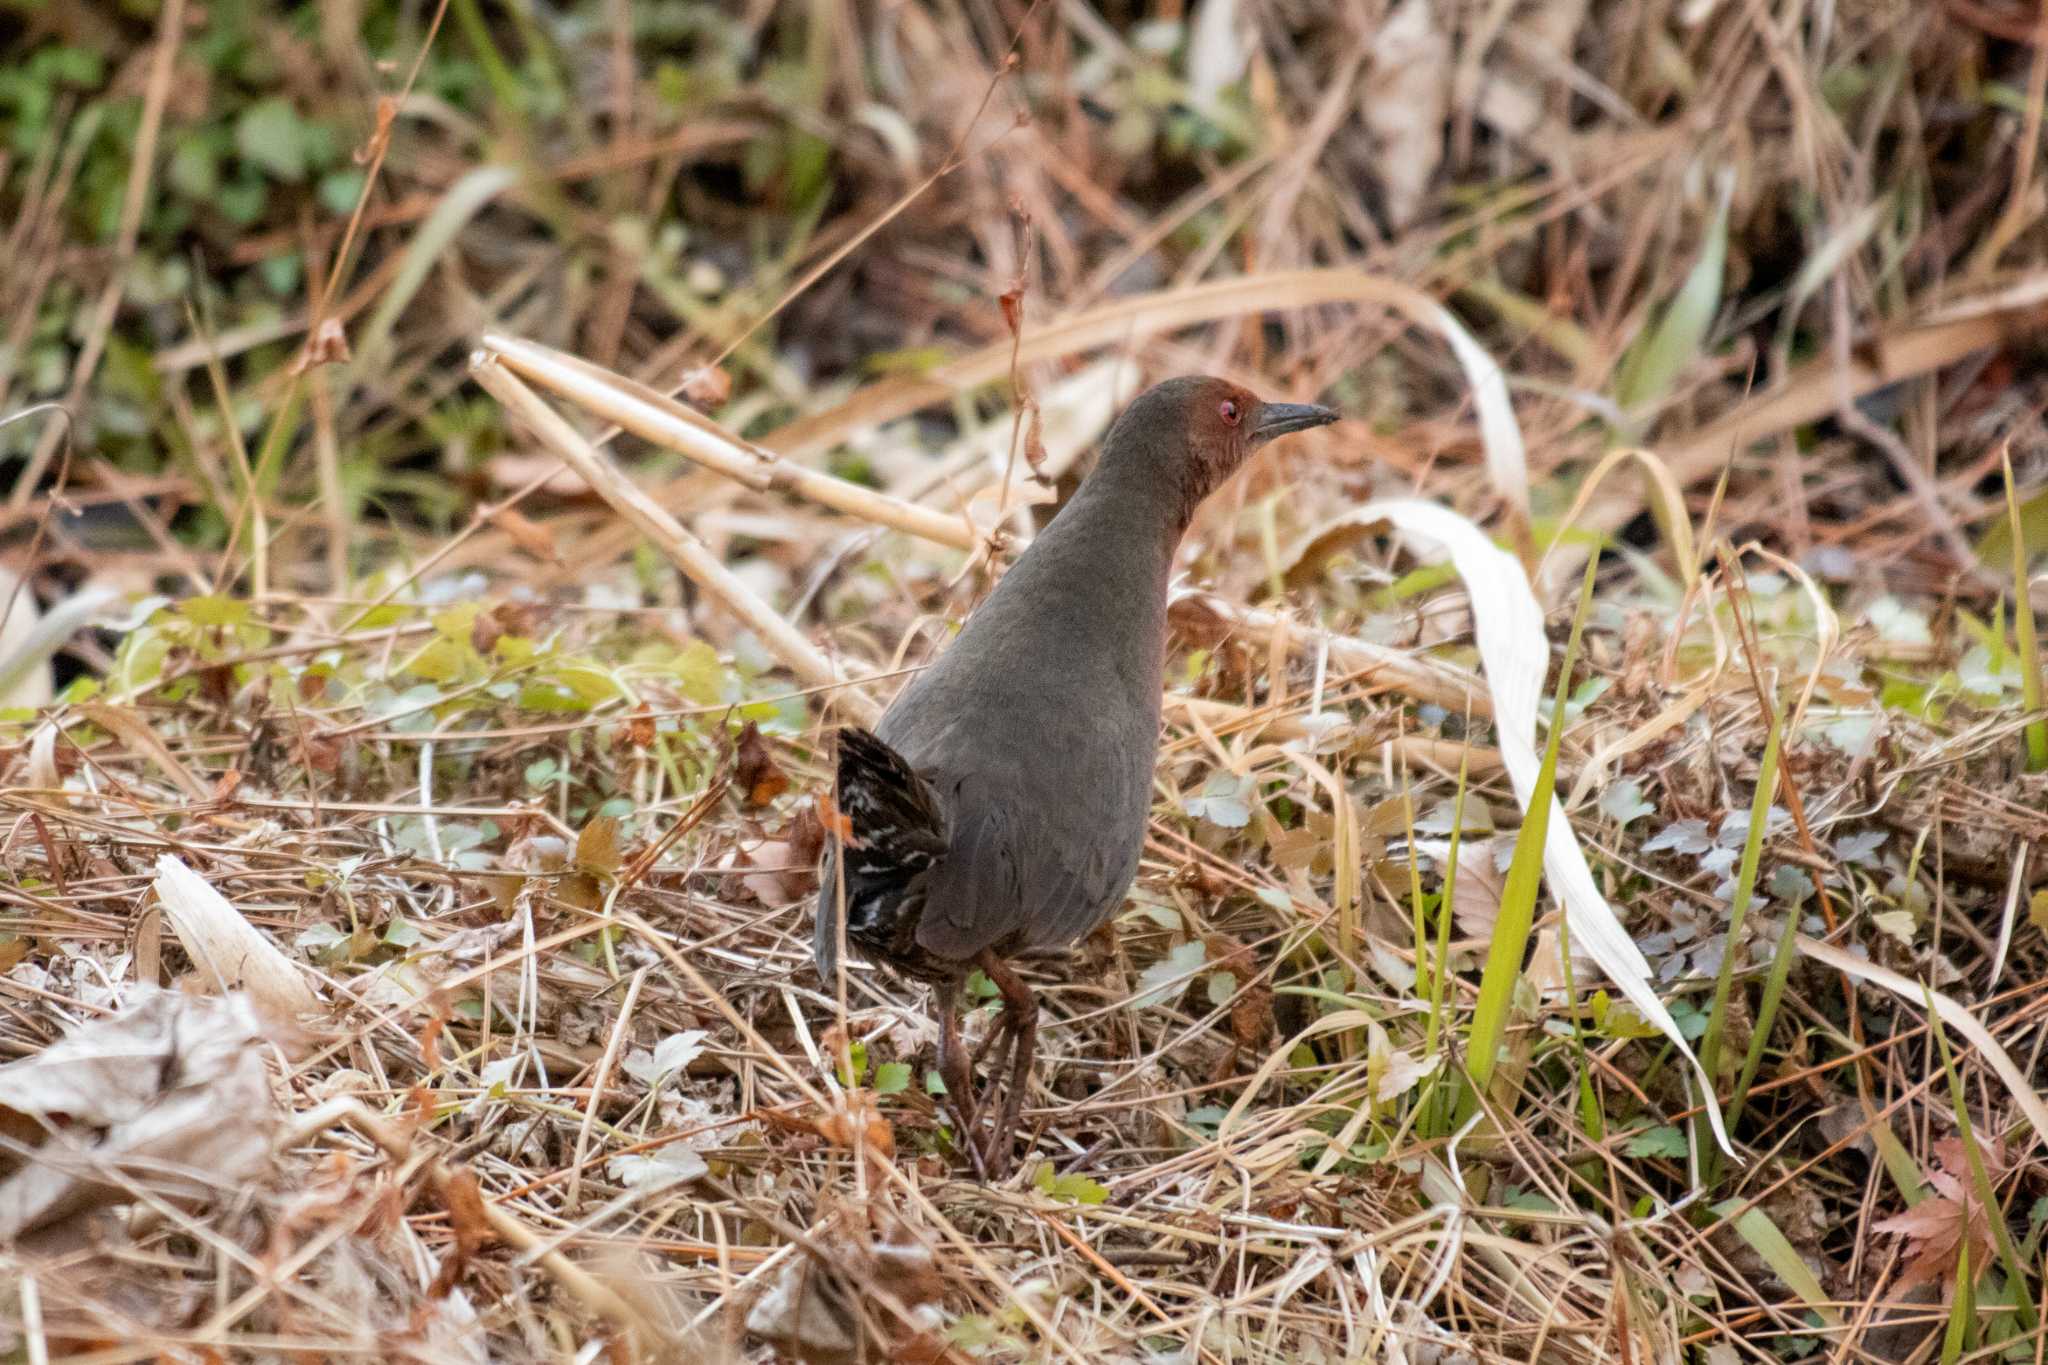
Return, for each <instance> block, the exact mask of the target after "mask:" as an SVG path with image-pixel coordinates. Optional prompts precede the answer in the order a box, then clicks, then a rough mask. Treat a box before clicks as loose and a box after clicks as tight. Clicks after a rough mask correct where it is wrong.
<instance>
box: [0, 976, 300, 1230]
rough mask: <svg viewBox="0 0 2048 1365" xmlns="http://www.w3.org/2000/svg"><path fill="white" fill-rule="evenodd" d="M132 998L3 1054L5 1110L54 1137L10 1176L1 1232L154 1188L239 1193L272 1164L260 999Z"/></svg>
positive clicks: (17, 1122) (181, 1197)
mask: <svg viewBox="0 0 2048 1365" xmlns="http://www.w3.org/2000/svg"><path fill="white" fill-rule="evenodd" d="M131 998H132V999H134V1000H136V1001H137V1003H136V1004H135V1005H134V1006H133V1007H132V1008H130V1009H128V1010H127V1011H125V1012H124V1013H122V1014H119V1015H115V1016H113V1017H110V1018H100V1019H95V1020H93V1021H91V1022H89V1023H86V1024H82V1025H80V1026H79V1027H78V1028H76V1029H74V1030H72V1031H71V1032H70V1033H68V1034H66V1035H65V1036H64V1037H63V1038H60V1039H59V1040H58V1041H57V1042H55V1043H52V1044H51V1045H50V1046H49V1047H47V1048H45V1049H43V1051H42V1052H40V1053H38V1054H36V1055H35V1056H33V1057H28V1058H24V1059H22V1060H21V1061H17V1062H10V1063H8V1064H7V1065H5V1066H0V1094H4V1095H5V1096H6V1100H5V1102H4V1105H0V1113H4V1114H6V1115H8V1116H9V1117H10V1118H11V1119H13V1120H14V1131H16V1132H17V1133H19V1132H22V1131H23V1127H22V1123H23V1120H24V1119H25V1120H26V1122H27V1123H28V1125H29V1128H28V1129H27V1131H30V1132H36V1133H39V1134H40V1136H41V1137H42V1143H41V1145H40V1146H39V1147H38V1148H37V1149H36V1152H35V1156H34V1159H33V1160H30V1161H27V1162H25V1163H21V1162H15V1161H12V1160H11V1159H10V1164H11V1165H12V1166H13V1167H14V1168H13V1169H11V1171H10V1173H9V1174H8V1176H7V1178H6V1179H5V1180H4V1181H0V1241H4V1242H10V1243H11V1242H13V1241H14V1240H15V1239H17V1238H19V1237H21V1236H23V1235H24V1234H27V1233H32V1232H44V1233H50V1232H54V1231H55V1230H56V1228H57V1227H58V1226H59V1225H60V1224H63V1223H64V1222H66V1221H67V1220H69V1219H73V1218H75V1217H77V1216H78V1215H80V1214H83V1213H86V1212H88V1211H90V1210H92V1209H95V1208H102V1207H106V1206H108V1205H112V1204H120V1203H128V1202H131V1201H132V1200H133V1199H134V1198H135V1197H136V1196H137V1192H138V1191H140V1190H143V1189H147V1190H148V1191H149V1192H150V1194H151V1196H152V1197H153V1198H156V1199H170V1200H175V1201H178V1202H203V1201H206V1200H209V1199H211V1198H214V1197H216V1196H218V1195H220V1194H222V1193H223V1192H226V1193H227V1194H229V1195H230V1197H232V1195H233V1193H234V1192H235V1191H236V1190H237V1189H238V1188H239V1187H241V1186H242V1185H244V1184H246V1183H248V1182H251V1181H254V1180H256V1179H258V1178H259V1177H260V1176H261V1175H262V1173H263V1171H264V1168H265V1167H266V1166H267V1165H268V1163H269V1160H270V1144H271V1135H272V1131H273V1129H274V1127H275V1124H276V1121H277V1117H278V1112H277V1108H276V1105H275V1102H274V1101H273V1099H272V1097H271V1091H270V1081H269V1077H268V1076H267V1075H266V1073H265V1068H264V1062H263V1047H264V1043H265V1038H266V1035H267V1032H268V1030H267V1028H266V1026H265V1024H264V1022H263V1020H262V1016H261V1014H260V1013H259V1011H258V1010H257V1008H256V1007H255V1004H254V1002H253V1001H251V999H250V998H249V997H248V996H246V995H243V994H239V993H238V994H233V995H227V996H222V997H218V998H214V997H207V996H194V995H185V994H181V993H178V992H175V991H159V990H153V989H148V988H140V989H138V990H137V992H136V993H135V994H134V995H133V996H132V997H131Z"/></svg>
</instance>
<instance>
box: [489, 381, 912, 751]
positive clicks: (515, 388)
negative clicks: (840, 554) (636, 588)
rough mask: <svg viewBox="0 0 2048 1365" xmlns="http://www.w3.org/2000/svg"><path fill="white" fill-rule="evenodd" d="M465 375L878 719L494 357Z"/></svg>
mask: <svg viewBox="0 0 2048 1365" xmlns="http://www.w3.org/2000/svg"><path fill="white" fill-rule="evenodd" d="M470 373H472V374H473V375H475V376H476V381H477V383H479V384H481V385H483V387H484V389H485V390H486V391H488V392H489V393H490V395H491V396H492V397H493V398H496V399H497V400H498V401H499V402H500V403H502V404H504V405H505V407H506V409H507V410H508V411H510V412H511V413H512V414H513V415H514V416H516V417H518V418H519V419H520V421H521V422H523V423H524V424H525V425H526V427H527V428H528V429H529V430H530V431H532V432H533V434H534V435H535V436H537V437H539V438H540V440H541V443H542V444H543V445H545V446H547V448H548V449H549V450H550V451H552V452H553V453H554V454H556V455H559V456H561V458H562V460H563V462H564V463H566V464H567V465H568V466H569V467H570V468H571V469H574V470H575V471H576V472H577V473H578V474H579V475H581V476H582V477H583V480H584V482H586V483H588V484H589V485H590V486H591V488H593V489H595V490H596V492H597V494H598V496H599V497H601V498H603V499H604V500H605V501H606V502H608V503H610V504H611V506H612V509H613V510H614V511H616V512H617V513H618V514H619V515H620V516H622V517H624V518H625V519H626V520H627V521H629V522H631V523H632V524H633V525H634V527H636V528H637V529H638V530H639V531H640V533H641V534H643V535H645V536H646V537H647V538H648V539H649V540H651V541H653V542H654V543H655V545H657V546H658V547H660V549H661V552H662V553H663V554H665V555H667V556H668V557H669V560H670V562H672V563H673V564H674V565H675V566H676V567H677V568H679V569H681V570H682V571H683V572H684V573H685V574H687V575H689V577H690V581H691V582H693V583H695V584H696V585H697V586H698V587H700V588H702V589H704V591H706V592H708V593H710V594H711V595H712V596H713V597H716V598H717V599H718V600H719V602H720V603H721V604H723V605H724V606H725V608H726V609H727V610H728V611H730V612H732V614H733V615H734V616H737V617H738V618H739V619H740V620H741V621H742V622H744V623H745V624H746V625H747V626H748V627H750V628H751V629H752V630H753V631H754V633H755V634H757V635H759V636H760V637H761V642H762V643H763V644H764V645H766V646H767V647H768V649H769V650H770V651H772V652H773V653H774V655H775V656H776V657H777V658H778V659H780V660H782V662H783V664H784V665H785V666H786V667H787V668H788V669H789V671H790V672H792V673H794V674H796V676H797V677H799V678H801V679H802V680H803V681H804V682H806V683H808V684H809V685H811V686H813V687H823V688H829V689H831V691H830V692H829V693H828V694H827V695H829V696H830V698H831V701H832V704H834V705H836V706H838V707H839V708H840V709H841V710H842V711H844V712H845V714H846V716H847V718H848V719H850V720H852V721H854V722H856V723H858V724H871V723H872V722H873V721H874V719H875V717H876V716H877V715H878V714H879V713H878V712H877V711H876V710H875V706H874V703H873V702H871V701H870V700H868V698H867V696H866V694H865V693H863V692H862V691H861V690H860V688H859V687H858V685H857V684H854V683H852V682H851V681H850V680H849V679H848V678H847V677H846V676H845V675H844V674H842V673H841V672H840V670H839V667H838V665H836V664H834V663H833V662H832V660H831V659H829V658H827V657H826V656H825V654H824V652H823V651H821V650H820V649H819V648H818V647H817V646H816V645H814V644H812V643H811V641H810V639H809V638H808V637H806V636H805V635H804V633H803V632H802V631H800V630H798V629H797V628H796V627H795V626H792V625H791V624H790V623H789V622H788V621H786V620H784V619H783V617H782V615H781V614H780V613H779V612H777V611H776V610H775V609H774V608H773V607H771V606H769V605H768V604H767V603H766V602H763V601H762V600H761V599H760V598H759V597H757V596H755V595H754V593H753V591H752V590H751V589H750V588H748V587H747V585H746V584H745V583H743V582H741V581H740V579H739V576H738V575H737V574H735V573H733V571H732V570H730V569H728V568H726V567H725V564H724V562H723V561H722V560H720V559H719V557H718V556H717V555H715V554H713V553H711V550H710V548H709V547H708V546H706V545H705V544H704V542H703V541H701V540H699V539H698V538H697V536H696V534H695V533H694V532H692V531H691V530H690V529H689V528H688V527H686V526H684V525H683V524H682V523H681V522H679V521H677V520H676V519H675V518H674V517H673V516H671V515H669V513H668V510H667V509H666V508H664V507H662V506H661V505H660V504H659V503H657V502H655V501H654V499H652V498H650V497H648V496H647V494H646V493H645V492H643V491H642V490H641V488H640V486H639V485H638V484H636V483H634V482H633V481H632V480H631V479H629V478H627V477H626V476H625V475H623V474H621V473H619V471H618V470H617V469H615V468H614V467H613V466H612V463H611V461H609V460H607V459H605V458H604V456H602V455H601V454H599V453H598V451H597V449H596V447H594V446H592V445H591V444H590V442H589V441H587V440H585V439H584V437H583V435H582V433H580V432H578V431H577V430H576V429H575V428H574V427H572V426H570V425H569V423H568V421H567V420H566V419H565V418H564V417H563V416H562V415H561V414H560V413H558V412H556V411H555V410H554V409H553V408H551V407H549V406H548V405H547V403H546V402H545V401H543V400H542V398H541V397H540V395H539V394H537V393H535V392H534V391H533V390H532V389H530V388H528V387H527V386H526V385H525V384H524V383H522V382H521V381H520V379H519V377H518V376H517V375H515V374H513V373H512V372H511V370H510V369H508V368H507V367H506V366H504V365H503V364H501V363H499V358H498V356H497V355H496V354H494V353H492V352H489V351H479V352H477V353H476V354H475V355H474V356H472V357H471V359H470Z"/></svg>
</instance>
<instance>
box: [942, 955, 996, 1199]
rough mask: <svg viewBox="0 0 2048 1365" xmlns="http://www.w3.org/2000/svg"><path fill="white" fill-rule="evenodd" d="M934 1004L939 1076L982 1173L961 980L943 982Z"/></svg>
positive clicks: (959, 1130)
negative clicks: (963, 1030) (975, 1137)
mask: <svg viewBox="0 0 2048 1365" xmlns="http://www.w3.org/2000/svg"><path fill="white" fill-rule="evenodd" d="M934 1004H935V1005H936V1006H937V1012H938V1016H939V1079H940V1080H942V1081H944V1082H945V1083H946V1105H947V1107H948V1108H950V1109H951V1110H952V1111H953V1121H954V1123H956V1124H958V1125H959V1127H958V1128H957V1129H956V1130H955V1131H956V1133H957V1134H958V1137H959V1141H960V1142H961V1143H962V1144H963V1145H965V1146H966V1148H967V1150H968V1152H969V1153H971V1154H972V1157H973V1160H974V1165H975V1170H976V1173H977V1174H982V1172H981V1164H982V1162H981V1153H980V1151H979V1150H978V1149H976V1147H975V1146H974V1141H973V1133H974V1120H975V1116H976V1113H977V1111H978V1110H979V1108H980V1106H978V1105H976V1104H975V1102H974V1071H973V1068H972V1067H971V1066H970V1065H969V1064H968V1061H967V1045H966V1044H965V1043H964V1042H962V1041H961V1038H960V982H959V981H958V980H957V979H956V980H953V981H946V982H942V983H940V985H939V986H938V988H937V999H936V1000H935V1001H934ZM983 1178H984V1179H986V1178H987V1177H986V1176H985V1175H983Z"/></svg>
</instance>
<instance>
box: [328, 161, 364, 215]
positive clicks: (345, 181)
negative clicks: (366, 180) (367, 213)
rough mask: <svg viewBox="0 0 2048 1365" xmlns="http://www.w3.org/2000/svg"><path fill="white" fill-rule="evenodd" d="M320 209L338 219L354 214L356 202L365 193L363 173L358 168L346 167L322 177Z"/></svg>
mask: <svg viewBox="0 0 2048 1365" xmlns="http://www.w3.org/2000/svg"><path fill="white" fill-rule="evenodd" d="M317 193H318V194H319V196H320V207H321V208H324V209H326V210H327V211H328V212H329V213H331V214H334V215H335V216H336V217H342V216H345V215H347V214H349V213H352V212H354V210H355V206H356V200H357V199H359V198H361V197H362V193H363V172H362V170H361V168H359V167H356V166H344V167H343V168H342V169H340V170H338V171H329V172H328V173H327V174H325V175H323V176H321V177H320V187H319V190H318V191H317Z"/></svg>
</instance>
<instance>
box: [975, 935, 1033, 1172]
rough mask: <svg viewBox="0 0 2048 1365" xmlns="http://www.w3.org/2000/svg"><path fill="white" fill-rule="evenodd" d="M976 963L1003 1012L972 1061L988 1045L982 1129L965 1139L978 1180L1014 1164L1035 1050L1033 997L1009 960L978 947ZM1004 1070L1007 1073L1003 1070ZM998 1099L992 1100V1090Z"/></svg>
mask: <svg viewBox="0 0 2048 1365" xmlns="http://www.w3.org/2000/svg"><path fill="white" fill-rule="evenodd" d="M976 962H977V965H979V966H980V968H981V969H982V971H983V972H984V973H986V974H987V976H988V979H989V980H990V981H993V982H994V983H995V985H996V989H997V990H999V991H1001V992H1002V995H1003V1012H1002V1013H1001V1014H1000V1015H999V1016H997V1019H996V1026H995V1028H994V1029H993V1030H992V1031H991V1032H990V1033H989V1036H988V1037H987V1038H986V1039H984V1040H983V1041H982V1045H981V1048H980V1049H979V1050H978V1051H977V1053H976V1056H975V1060H976V1062H977V1063H978V1062H979V1061H980V1060H981V1057H982V1055H983V1054H984V1053H987V1052H989V1051H990V1050H991V1049H992V1050H993V1051H994V1054H995V1065H994V1067H993V1068H992V1070H991V1073H990V1076H989V1085H988V1089H987V1091H986V1092H984V1094H983V1095H982V1097H981V1101H980V1103H979V1104H978V1105H977V1106H976V1107H977V1108H978V1109H979V1110H981V1111H982V1112H984V1113H987V1114H989V1115H990V1116H991V1119H992V1122H990V1124H989V1125H988V1128H987V1131H986V1132H984V1133H981V1134H979V1135H977V1136H978V1141H977V1138H976V1137H970V1138H969V1140H968V1141H969V1147H970V1149H971V1150H978V1152H979V1159H978V1160H977V1162H976V1165H977V1167H978V1168H979V1169H980V1171H981V1172H982V1179H983V1180H1001V1179H1002V1178H1004V1177H1005V1176H1007V1175H1008V1174H1009V1173H1010V1170H1011V1167H1012V1166H1013V1165H1014V1164H1015V1158H1016V1142H1017V1127H1018V1123H1019V1121H1020V1120H1021V1119H1022V1117H1023V1113H1024V1092H1025V1091H1026V1090H1027V1089H1028V1088H1029V1087H1030V1084H1031V1066H1032V1062H1033V1061H1034V1060H1035V1059H1036V1057H1037V1055H1038V997H1037V996H1036V995H1034V994H1033V993H1032V990H1031V988H1030V987H1029V986H1027V985H1025V984H1024V979H1023V978H1022V977H1020V976H1018V975H1017V973H1016V972H1015V971H1013V970H1012V969H1011V967H1010V965H1009V964H1008V963H1006V962H1004V961H1003V960H1002V959H1001V958H999V957H997V956H996V955H995V954H994V953H990V952H984V953H983V954H981V956H980V957H979V958H978V959H976ZM1005 1071H1008V1073H1009V1074H1008V1076H1007V1077H1005V1076H1004V1074H1003V1073H1004V1072H1005ZM998 1093H1000V1095H1001V1104H1000V1106H998V1104H997V1095H998Z"/></svg>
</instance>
